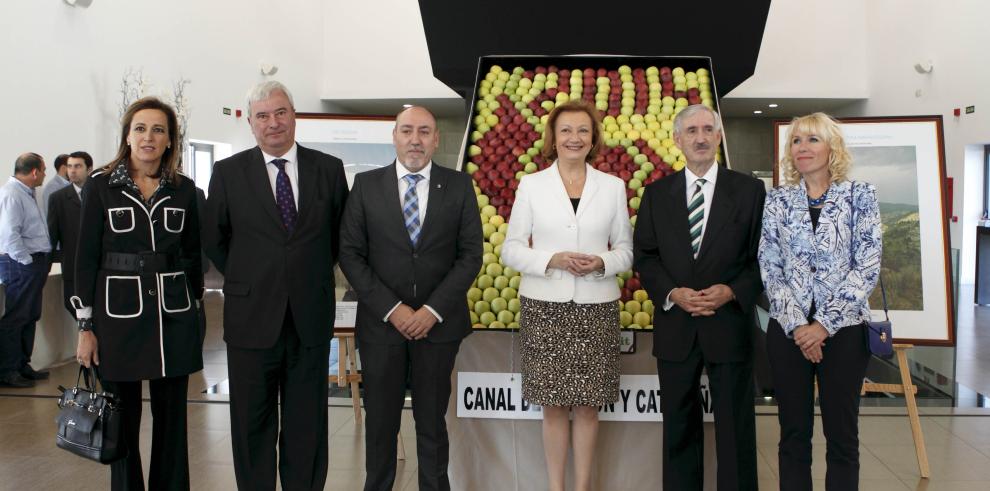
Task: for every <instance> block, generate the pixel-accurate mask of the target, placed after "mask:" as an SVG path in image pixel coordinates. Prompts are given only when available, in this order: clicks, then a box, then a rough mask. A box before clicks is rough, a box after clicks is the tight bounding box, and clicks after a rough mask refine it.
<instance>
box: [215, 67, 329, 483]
mask: <svg viewBox="0 0 990 491" xmlns="http://www.w3.org/2000/svg"><path fill="white" fill-rule="evenodd" d="M248 121H249V122H250V124H251V131H252V133H254V137H255V140H256V141H257V143H258V146H257V147H255V148H251V149H249V150H245V151H243V152H240V153H238V154H236V155H233V156H232V157H230V158H227V159H224V160H222V161H220V162H217V163H216V165H215V166H214V167H213V176H212V178H211V180H210V192H209V198H208V200H207V212H206V214H205V216H204V218H205V221H206V224H205V226H204V232H203V239H204V240H203V243H204V248H205V249H206V252H207V255H208V256H209V258H210V259H211V260H212V261H213V264H214V265H215V266H216V268H217V270H219V271H220V272H221V273H223V275H224V287H223V292H224V316H223V327H224V340H225V341H226V342H227V367H228V370H229V377H230V425H231V438H232V446H233V452H234V473H235V475H236V478H237V487H238V488H239V489H265V490H271V489H275V478H276V470H275V469H276V459H277V458H278V473H279V474H280V482H281V483H282V489H292V490H299V489H314V490H315V489H323V485H324V483H325V482H326V477H327V464H328V460H327V459H328V457H327V372H328V371H329V347H330V338H331V336H332V334H333V316H334V282H333V266H334V263H335V262H336V261H337V254H338V251H339V241H338V231H339V228H340V218H341V214H342V213H343V209H344V203H345V200H346V198H347V182H346V180H345V178H344V168H343V164H342V163H341V161H340V159H337V158H335V157H332V156H330V155H327V154H324V153H322V152H318V151H315V150H311V149H308V148H304V147H302V146H299V145H297V144H296V142H295V110H294V108H293V104H292V96H291V95H290V94H289V91H288V89H286V88H285V87H284V86H283V85H282V84H280V83H278V82H274V81H271V82H264V83H261V84H259V85H258V86H256V87H255V88H254V90H252V92H251V94H250V95H249V97H248ZM280 408H281V413H280V412H279V409H280ZM280 419H281V433H280V432H279V423H280ZM276 441H278V452H277V456H278V457H276V449H275V442H276Z"/></svg>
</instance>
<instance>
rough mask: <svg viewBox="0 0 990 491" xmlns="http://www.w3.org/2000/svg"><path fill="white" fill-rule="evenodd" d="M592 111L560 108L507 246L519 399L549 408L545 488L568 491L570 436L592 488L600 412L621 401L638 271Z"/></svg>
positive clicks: (582, 481)
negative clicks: (627, 286) (542, 165)
mask: <svg viewBox="0 0 990 491" xmlns="http://www.w3.org/2000/svg"><path fill="white" fill-rule="evenodd" d="M597 118H598V114H597V110H596V109H595V107H594V106H592V105H590V104H588V103H586V102H583V101H571V102H568V103H566V104H563V105H561V106H559V107H557V108H556V109H554V110H553V111H552V112H551V113H550V116H549V118H548V120H547V125H546V130H545V132H544V142H545V145H544V148H543V155H544V157H546V158H547V159H548V160H554V159H555V160H556V162H554V164H553V165H552V166H550V167H549V168H547V169H545V170H543V171H540V172H537V173H534V174H530V175H528V176H525V177H523V179H522V180H521V182H520V183H519V189H518V190H516V200H515V203H514V204H513V207H512V215H511V218H510V220H509V231H508V235H507V237H506V240H505V243H504V244H503V245H502V261H503V262H504V263H505V264H506V265H507V266H509V267H512V268H514V269H517V270H519V271H521V272H522V276H523V278H522V283H521V285H520V286H519V296H520V301H521V304H522V305H521V309H522V310H521V314H520V316H519V328H520V337H521V341H522V362H523V363H522V384H523V397H525V398H526V400H528V401H529V402H531V403H534V404H539V405H541V406H543V446H544V451H545V453H546V460H547V471H548V474H549V484H550V485H549V488H550V489H551V490H561V491H562V490H563V489H564V468H565V463H566V460H567V450H568V446H569V445H568V442H569V440H570V439H571V434H572V429H571V428H570V423H569V417H568V416H569V413H570V410H571V408H573V409H574V424H573V441H574V470H575V484H576V489H578V490H587V489H590V484H591V467H592V461H593V457H594V448H595V439H596V437H597V434H598V406H601V405H603V404H609V403H614V402H615V401H617V400H618V399H619V309H618V303H617V302H616V300H618V299H619V286H618V283H617V282H616V279H615V278H616V274H617V273H620V272H623V271H627V270H628V269H629V268H630V267H631V266H632V227H631V226H630V224H629V215H628V212H627V211H626V210H627V208H626V192H625V188H626V186H625V183H623V182H622V180H621V179H619V178H617V177H614V176H610V175H608V174H605V173H603V172H600V171H598V170H595V169H594V168H593V167H592V166H590V165H588V162H592V161H594V160H595V157H596V155H597V154H598V150H599V148H600V147H601V144H602V132H601V125H600V124H599V122H598V121H597Z"/></svg>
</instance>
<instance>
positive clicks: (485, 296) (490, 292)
mask: <svg viewBox="0 0 990 491" xmlns="http://www.w3.org/2000/svg"><path fill="white" fill-rule="evenodd" d="M496 298H498V289H496V288H495V287H493V286H490V287H488V288H485V291H484V292H482V294H481V299H482V300H484V301H486V302H489V303H490V302H491V301H492V300H495V299H496Z"/></svg>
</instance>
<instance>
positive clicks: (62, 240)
mask: <svg viewBox="0 0 990 491" xmlns="http://www.w3.org/2000/svg"><path fill="white" fill-rule="evenodd" d="M63 167H64V168H65V169H66V170H67V171H68V172H67V177H68V179H69V182H70V183H71V185H69V186H66V187H64V188H62V189H59V190H58V191H55V193H54V194H52V195H51V197H50V198H49V199H48V237H49V238H50V239H51V240H52V262H53V263H62V298H63V301H64V302H65V309H66V310H68V311H69V315H71V316H72V317H73V318H75V317H76V309H75V307H73V306H72V303H70V302H69V298H71V297H72V296H73V295H75V291H76V290H75V282H74V278H75V267H76V244H78V243H79V242H78V241H79V221H80V218H79V211H80V209H81V208H82V199H81V196H82V188H83V184H86V179H87V178H88V177H89V173H90V172H91V171H92V170H93V157H90V155H89V154H88V153H86V152H72V153H71V154H70V155H69V158H68V159H67V160H66V163H65V165H63Z"/></svg>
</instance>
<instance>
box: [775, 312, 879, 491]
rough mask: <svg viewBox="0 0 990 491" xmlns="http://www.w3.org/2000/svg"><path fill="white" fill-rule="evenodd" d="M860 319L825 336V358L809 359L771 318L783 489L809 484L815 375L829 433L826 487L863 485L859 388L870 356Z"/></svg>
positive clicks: (849, 489) (847, 488)
mask: <svg viewBox="0 0 990 491" xmlns="http://www.w3.org/2000/svg"><path fill="white" fill-rule="evenodd" d="M864 336H865V332H863V326H862V325H856V326H846V327H843V328H842V329H840V330H839V332H838V333H836V334H835V335H834V336H832V337H831V338H828V339H826V340H825V347H824V348H823V349H822V361H821V363H817V364H815V363H811V362H810V361H808V360H807V359H805V358H804V355H802V354H801V349H800V348H798V347H797V345H796V344H794V340H793V339H789V338H788V337H787V336H786V335H785V334H784V330H783V329H782V328H781V326H780V324H779V323H778V322H777V321H776V320H774V319H771V320H770V324H769V326H768V328H767V353H768V355H769V356H770V369H771V371H772V373H773V382H774V389H775V395H776V398H777V406H778V413H777V414H778V416H777V417H778V419H779V420H780V444H779V446H778V450H777V451H778V453H777V458H778V462H779V468H780V489H782V490H810V489H812V486H811V436H812V432H813V431H814V426H815V379H817V380H818V400H819V404H820V406H821V413H822V429H823V430H824V433H825V442H826V444H825V445H826V451H825V461H826V463H827V471H826V473H825V489H828V490H843V491H854V490H856V489H859V394H860V390H861V389H862V386H863V377H864V376H865V375H866V366H867V365H868V364H869V361H870V352H869V350H868V349H867V348H866V342H865V340H864Z"/></svg>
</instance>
